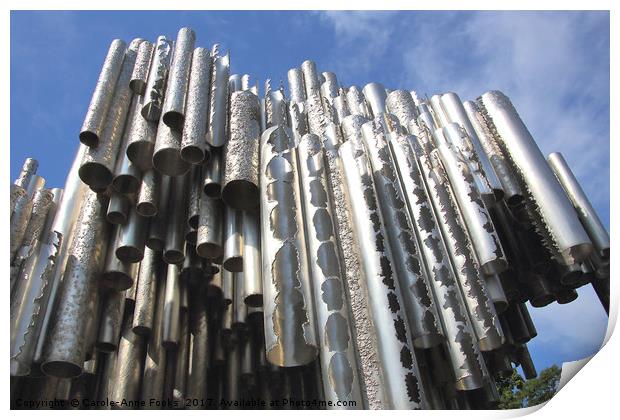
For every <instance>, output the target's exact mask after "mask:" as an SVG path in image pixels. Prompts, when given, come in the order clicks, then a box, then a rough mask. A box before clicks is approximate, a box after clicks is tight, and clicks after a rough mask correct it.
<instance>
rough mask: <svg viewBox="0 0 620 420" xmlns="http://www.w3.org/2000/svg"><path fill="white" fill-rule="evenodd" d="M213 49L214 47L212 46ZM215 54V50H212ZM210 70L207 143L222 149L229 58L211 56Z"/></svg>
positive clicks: (225, 128)
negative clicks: (211, 65) (211, 64)
mask: <svg viewBox="0 0 620 420" xmlns="http://www.w3.org/2000/svg"><path fill="white" fill-rule="evenodd" d="M214 47H215V46H214ZM214 49H215V50H216V51H215V52H216V53H217V48H214ZM211 55H212V59H213V67H212V69H211V91H210V98H209V99H210V101H209V119H208V121H209V129H208V130H207V143H208V144H209V145H211V146H212V147H222V146H224V144H225V143H226V138H227V135H226V132H227V126H226V123H227V121H228V77H229V75H230V56H229V55H228V54H226V55H225V56H219V55H217V54H213V52H212V54H211Z"/></svg>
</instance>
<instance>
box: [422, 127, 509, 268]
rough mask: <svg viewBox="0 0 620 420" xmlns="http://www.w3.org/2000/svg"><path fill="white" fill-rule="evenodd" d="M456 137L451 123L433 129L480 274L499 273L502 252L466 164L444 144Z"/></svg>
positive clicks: (502, 264) (455, 131)
mask: <svg viewBox="0 0 620 420" xmlns="http://www.w3.org/2000/svg"><path fill="white" fill-rule="evenodd" d="M459 135H460V132H459V127H458V126H457V125H456V124H454V123H450V124H448V125H447V126H445V127H444V128H442V129H438V130H436V131H435V133H434V138H435V141H436V144H437V149H436V150H437V153H438V155H439V157H440V159H441V162H442V163H443V168H444V170H445V173H446V175H447V177H448V180H449V181H450V184H449V185H450V189H451V191H452V196H453V197H454V199H455V200H456V204H457V205H458V209H459V210H460V214H461V216H462V218H463V221H464V222H465V224H464V226H465V227H466V229H467V232H468V233H469V237H470V238H471V244H472V245H473V251H474V252H475V254H476V256H477V259H478V263H479V264H480V268H481V270H482V272H483V273H484V274H486V275H493V274H499V273H501V272H502V271H504V270H505V269H506V268H507V267H508V262H507V261H506V257H505V255H504V249H503V248H502V245H501V243H500V241H499V238H498V237H497V232H496V231H495V227H494V226H493V221H492V220H491V216H490V215H489V212H488V210H487V208H486V207H485V205H484V202H483V200H482V196H481V195H480V193H479V192H478V189H477V188H476V185H475V184H474V179H473V175H472V173H471V172H470V171H469V167H468V165H467V163H466V162H465V161H464V160H463V159H459V157H458V155H457V153H458V152H457V151H456V150H455V148H454V147H451V146H450V144H448V141H452V144H455V142H454V140H453V139H454V138H455V137H458V136H459Z"/></svg>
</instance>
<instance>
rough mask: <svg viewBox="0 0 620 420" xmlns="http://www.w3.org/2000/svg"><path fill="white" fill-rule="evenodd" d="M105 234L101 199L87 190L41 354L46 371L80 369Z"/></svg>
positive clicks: (64, 373) (67, 374)
mask: <svg viewBox="0 0 620 420" xmlns="http://www.w3.org/2000/svg"><path fill="white" fill-rule="evenodd" d="M107 236H108V232H107V226H106V223H105V218H104V212H103V208H102V203H101V202H100V201H99V198H98V197H97V194H95V193H94V192H92V191H89V192H86V194H85V198H84V201H83V203H82V206H81V212H80V217H79V219H78V220H77V221H76V231H75V235H74V236H73V240H72V243H71V245H70V248H69V257H68V259H67V267H66V269H65V272H64V276H63V277H64V278H63V282H62V286H61V291H60V296H59V300H58V306H57V307H56V316H55V318H54V321H53V322H52V324H51V329H50V333H49V337H48V339H47V351H46V352H45V356H44V357H43V365H42V370H43V372H44V373H45V374H46V375H50V376H57V377H62V378H71V377H75V376H78V375H79V374H80V373H81V372H82V367H83V365H84V360H85V356H86V355H85V351H86V349H85V344H86V343H85V341H84V337H86V335H87V331H84V327H85V326H86V325H87V323H88V319H89V318H92V317H94V316H95V314H94V313H92V312H91V311H92V309H93V307H92V305H91V302H92V301H94V300H96V299H97V283H96V282H95V281H93V279H94V278H95V277H96V276H97V274H98V273H99V272H100V270H101V265H102V263H103V258H104V252H105V244H106V243H107Z"/></svg>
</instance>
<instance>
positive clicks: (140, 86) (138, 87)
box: [129, 79, 146, 95]
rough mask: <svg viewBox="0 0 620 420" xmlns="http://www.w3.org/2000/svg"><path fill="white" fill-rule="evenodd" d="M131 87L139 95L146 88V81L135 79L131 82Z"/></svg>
mask: <svg viewBox="0 0 620 420" xmlns="http://www.w3.org/2000/svg"><path fill="white" fill-rule="evenodd" d="M129 88H130V89H131V90H132V91H133V92H134V93H135V94H137V95H142V94H143V93H144V91H145V90H146V83H145V82H144V80H140V79H133V80H132V81H130V82H129Z"/></svg>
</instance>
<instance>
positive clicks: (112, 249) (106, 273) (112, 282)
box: [101, 225, 134, 291]
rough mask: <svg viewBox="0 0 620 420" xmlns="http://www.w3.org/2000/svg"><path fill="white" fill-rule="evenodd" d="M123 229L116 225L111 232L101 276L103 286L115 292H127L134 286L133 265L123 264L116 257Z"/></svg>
mask: <svg viewBox="0 0 620 420" xmlns="http://www.w3.org/2000/svg"><path fill="white" fill-rule="evenodd" d="M121 235H122V227H121V226H120V225H114V226H112V228H111V231H110V241H109V244H108V248H107V252H106V258H105V264H104V268H103V272H102V274H101V283H102V284H103V286H105V287H107V288H110V289H113V290H118V291H121V290H127V289H129V288H131V285H132V284H133V281H134V280H133V277H132V276H131V274H132V264H131V263H129V262H123V261H121V260H120V259H118V257H117V256H116V249H117V248H118V245H119V243H120V240H121Z"/></svg>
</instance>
